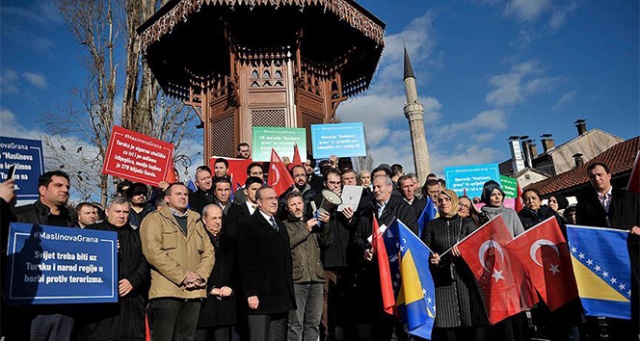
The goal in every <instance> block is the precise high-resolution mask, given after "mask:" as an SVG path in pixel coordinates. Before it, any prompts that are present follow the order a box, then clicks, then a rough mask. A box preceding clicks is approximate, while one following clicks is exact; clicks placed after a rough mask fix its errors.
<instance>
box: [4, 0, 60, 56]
mask: <svg viewBox="0 0 640 341" xmlns="http://www.w3.org/2000/svg"><path fill="white" fill-rule="evenodd" d="M25 3H26V5H25V6H6V5H2V6H0V12H1V13H2V22H1V23H0V25H1V29H0V32H1V35H2V37H3V39H8V40H10V41H11V42H12V43H14V44H17V45H18V46H22V47H25V48H28V49H31V50H35V51H41V52H42V51H47V50H49V49H50V48H51V47H52V46H53V44H54V41H53V40H51V39H47V38H44V36H45V30H46V32H48V31H49V30H50V29H51V26H59V25H63V24H64V19H63V17H62V15H60V12H59V11H58V9H57V8H56V7H55V4H54V2H53V1H34V2H32V3H27V2H20V4H21V5H24V4H25Z"/></svg>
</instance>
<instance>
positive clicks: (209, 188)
mask: <svg viewBox="0 0 640 341" xmlns="http://www.w3.org/2000/svg"><path fill="white" fill-rule="evenodd" d="M194 184H195V185H196V187H197V189H196V191H195V192H189V209H191V210H193V211H196V212H198V214H200V213H202V209H203V208H204V207H205V206H207V205H209V204H213V202H214V201H215V195H214V189H213V179H212V177H211V169H210V168H209V167H207V166H200V167H198V168H197V169H196V181H195V182H194Z"/></svg>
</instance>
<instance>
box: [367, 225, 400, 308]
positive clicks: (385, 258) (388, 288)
mask: <svg viewBox="0 0 640 341" xmlns="http://www.w3.org/2000/svg"><path fill="white" fill-rule="evenodd" d="M378 230H380V226H379V225H378V219H376V217H375V215H374V216H373V227H372V228H371V231H372V232H373V234H372V236H371V248H372V250H373V252H374V253H375V254H376V258H377V260H378V272H379V273H380V289H381V291H382V306H383V307H384V312H385V313H387V314H390V315H394V314H395V313H396V310H395V308H396V299H395V294H394V292H393V285H392V284H391V268H390V267H389V255H388V254H387V247H386V246H385V245H384V240H382V235H381V233H380V231H378Z"/></svg>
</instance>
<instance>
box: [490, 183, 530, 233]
mask: <svg viewBox="0 0 640 341" xmlns="http://www.w3.org/2000/svg"><path fill="white" fill-rule="evenodd" d="M504 196H505V195H504V191H503V190H502V188H500V185H499V184H498V183H497V182H495V181H493V180H489V181H487V182H485V183H484V186H482V196H481V197H480V200H482V202H483V203H484V204H485V206H482V208H481V210H482V213H484V214H485V215H486V216H487V218H489V219H493V218H495V217H497V216H499V215H500V216H502V219H503V220H504V223H505V225H507V230H509V233H510V234H511V237H515V236H517V235H519V234H520V233H522V232H524V227H522V223H521V222H520V218H518V213H516V211H515V210H513V209H510V208H508V207H504Z"/></svg>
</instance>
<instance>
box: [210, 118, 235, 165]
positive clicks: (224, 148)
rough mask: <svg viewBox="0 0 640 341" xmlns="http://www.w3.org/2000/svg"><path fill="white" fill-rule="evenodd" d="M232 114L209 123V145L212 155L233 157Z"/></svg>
mask: <svg viewBox="0 0 640 341" xmlns="http://www.w3.org/2000/svg"><path fill="white" fill-rule="evenodd" d="M233 132H234V121H233V114H232V113H230V114H229V115H224V116H222V117H220V118H217V119H215V120H212V121H211V141H212V142H211V143H212V147H213V148H212V149H211V150H212V151H213V155H219V156H227V157H234V156H235V154H234V151H235V143H234V141H233V139H234V136H233Z"/></svg>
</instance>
